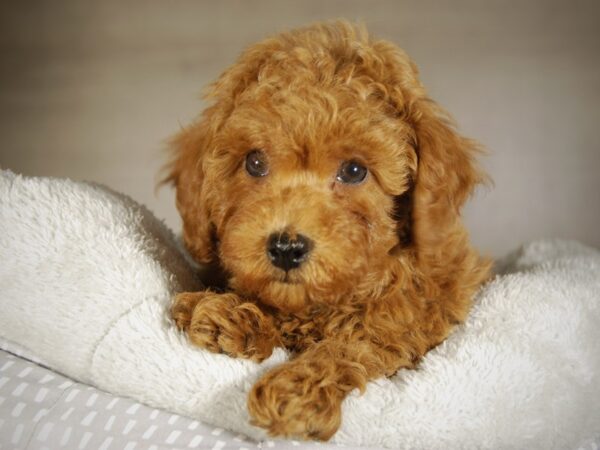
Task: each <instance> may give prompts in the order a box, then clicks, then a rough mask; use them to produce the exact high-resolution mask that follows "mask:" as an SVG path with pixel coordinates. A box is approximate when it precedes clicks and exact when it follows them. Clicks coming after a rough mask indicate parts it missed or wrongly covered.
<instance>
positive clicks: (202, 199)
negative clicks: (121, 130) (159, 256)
mask: <svg viewBox="0 0 600 450" xmlns="http://www.w3.org/2000/svg"><path fill="white" fill-rule="evenodd" d="M212 109H213V108H209V109H207V110H206V111H205V113H204V114H202V116H201V117H200V118H199V120H198V121H196V122H195V123H193V124H191V125H189V126H186V127H185V128H182V130H181V131H180V132H179V133H178V134H177V135H175V136H174V137H173V139H171V141H170V143H169V147H170V150H171V151H172V153H173V156H172V159H171V162H170V163H168V164H167V166H166V167H165V169H164V170H165V171H166V172H167V175H166V176H165V177H164V179H163V180H162V183H170V184H172V185H173V186H174V187H175V190H176V199H177V200H176V202H177V209H178V210H179V214H180V215H181V218H182V219H183V240H184V242H185V246H186V248H187V250H188V251H189V252H190V254H191V255H192V256H193V257H194V259H195V260H196V261H198V262H200V263H203V264H209V263H211V262H213V261H215V260H217V259H218V256H217V253H216V252H217V249H216V248H215V247H216V242H215V241H216V238H215V237H214V236H213V234H214V231H213V224H212V222H211V219H210V217H211V213H210V201H209V197H210V192H207V189H206V186H205V185H204V178H205V177H204V173H205V172H204V167H203V165H204V164H203V163H204V160H205V157H206V154H207V153H208V152H209V151H210V145H211V141H212V136H213V133H214V130H213V129H212V122H213V121H212V120H211V116H212V113H213V112H214V111H211V110H212Z"/></svg>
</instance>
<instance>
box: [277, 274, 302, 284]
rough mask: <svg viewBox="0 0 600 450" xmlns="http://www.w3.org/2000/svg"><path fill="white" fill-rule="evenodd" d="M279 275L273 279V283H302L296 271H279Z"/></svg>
mask: <svg viewBox="0 0 600 450" xmlns="http://www.w3.org/2000/svg"><path fill="white" fill-rule="evenodd" d="M281 272H282V273H280V274H279V277H277V278H275V279H274V280H273V281H274V282H275V283H281V284H302V280H301V278H300V277H299V276H298V274H297V273H296V271H291V272H290V271H286V272H284V271H281Z"/></svg>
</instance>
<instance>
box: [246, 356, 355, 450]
mask: <svg viewBox="0 0 600 450" xmlns="http://www.w3.org/2000/svg"><path fill="white" fill-rule="evenodd" d="M344 395H345V394H344V392H343V391H342V390H340V389H339V388H338V387H337V386H336V382H335V377H333V376H330V375H328V374H327V371H323V370H321V367H320V365H318V364H317V365H315V364H305V363H304V362H300V361H292V362H290V363H287V364H284V365H283V366H281V367H278V368H276V369H274V370H272V371H271V372H269V373H267V374H266V375H265V376H264V377H262V378H261V379H260V380H259V381H258V382H257V383H256V384H255V385H254V386H253V388H252V390H251V392H250V395H249V398H248V409H249V412H250V415H251V417H252V423H253V424H254V425H257V426H259V427H262V428H265V429H266V430H267V431H268V432H269V434H270V435H273V436H286V437H297V438H301V439H317V440H324V441H326V440H328V439H329V438H330V437H331V436H333V434H334V433H335V432H336V431H337V429H338V428H339V426H340V421H341V404H342V400H343V399H344Z"/></svg>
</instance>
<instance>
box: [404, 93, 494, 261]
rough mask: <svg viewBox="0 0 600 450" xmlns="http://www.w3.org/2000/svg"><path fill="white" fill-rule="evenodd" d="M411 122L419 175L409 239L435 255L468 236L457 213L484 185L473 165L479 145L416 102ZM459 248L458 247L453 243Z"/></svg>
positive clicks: (438, 111)
mask: <svg viewBox="0 0 600 450" xmlns="http://www.w3.org/2000/svg"><path fill="white" fill-rule="evenodd" d="M409 118H410V119H409V120H410V121H411V122H412V126H413V128H414V131H415V135H416V142H415V145H416V152H417V158H418V163H417V173H416V179H415V181H414V183H415V184H414V188H413V199H412V237H413V239H414V244H415V245H417V246H418V247H421V249H424V248H429V249H432V251H434V252H435V251H436V250H435V249H438V251H439V249H440V248H441V247H442V246H443V245H444V244H445V243H449V240H452V239H456V240H461V241H462V240H463V239H464V238H465V236H466V233H465V232H464V229H463V227H462V224H461V222H460V212H461V209H462V206H463V205H464V203H465V201H466V200H467V198H468V197H469V196H470V194H471V193H472V192H473V190H474V188H475V186H476V185H477V184H479V183H482V182H485V181H487V176H486V175H485V173H484V172H483V170H482V169H480V168H479V166H478V165H477V162H476V157H477V155H478V154H479V153H480V152H481V149H480V147H479V145H478V144H477V143H476V142H475V141H473V140H471V139H467V138H465V137H463V136H461V135H460V134H459V133H458V132H457V131H456V129H455V126H454V125H453V123H452V121H451V119H450V117H449V116H448V114H447V113H446V112H445V111H444V110H442V108H440V107H439V106H438V105H437V104H436V103H434V102H433V101H431V100H429V99H427V98H420V99H417V100H416V101H414V102H413V103H412V105H411V111H410V114H409ZM455 244H456V245H459V242H458V241H457V242H455Z"/></svg>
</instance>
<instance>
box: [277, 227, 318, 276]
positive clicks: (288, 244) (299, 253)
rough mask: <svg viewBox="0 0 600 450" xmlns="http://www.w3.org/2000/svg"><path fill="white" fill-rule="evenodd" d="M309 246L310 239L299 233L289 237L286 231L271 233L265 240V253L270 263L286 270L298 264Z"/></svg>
mask: <svg viewBox="0 0 600 450" xmlns="http://www.w3.org/2000/svg"><path fill="white" fill-rule="evenodd" d="M311 248H312V242H311V240H310V239H308V238H307V237H305V236H302V235H301V234H297V235H296V237H295V238H294V239H291V238H290V236H289V234H287V233H273V234H272V235H271V236H269V239H268V240H267V255H268V256H269V259H270V260H271V263H273V265H274V266H276V267H279V268H280V269H283V270H285V271H286V272H287V271H288V270H290V269H295V268H296V267H298V266H300V264H302V262H303V261H305V260H306V258H307V257H308V253H309V252H310V250H311Z"/></svg>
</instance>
